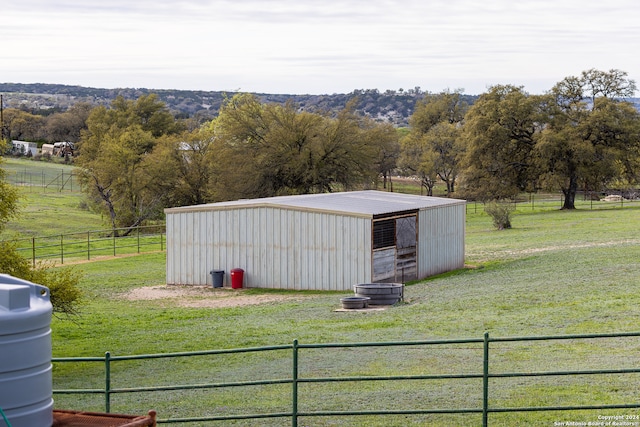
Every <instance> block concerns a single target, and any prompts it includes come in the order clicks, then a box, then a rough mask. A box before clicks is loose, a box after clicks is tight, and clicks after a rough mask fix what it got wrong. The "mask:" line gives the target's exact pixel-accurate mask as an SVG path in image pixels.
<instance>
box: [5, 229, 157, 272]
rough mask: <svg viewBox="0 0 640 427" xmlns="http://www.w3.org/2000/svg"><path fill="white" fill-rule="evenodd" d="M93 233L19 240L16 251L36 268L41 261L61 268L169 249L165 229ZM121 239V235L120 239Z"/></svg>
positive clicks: (85, 232) (118, 230) (113, 230)
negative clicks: (71, 262) (55, 262)
mask: <svg viewBox="0 0 640 427" xmlns="http://www.w3.org/2000/svg"><path fill="white" fill-rule="evenodd" d="M127 231H130V229H128V228H117V229H105V230H90V231H82V232H78V233H67V234H54V235H49V236H38V237H29V238H24V239H16V240H15V242H16V244H17V250H18V252H19V253H21V254H22V255H23V256H24V257H25V258H28V259H30V260H31V262H32V264H33V265H34V266H35V264H36V262H37V261H38V260H52V261H53V260H59V261H60V263H61V264H64V263H65V262H69V261H76V260H85V259H86V260H91V258H92V257H93V258H96V257H98V256H107V255H108V256H116V255H124V254H131V253H141V252H144V251H151V250H160V251H163V250H165V249H166V236H165V225H164V224H161V225H147V226H139V227H135V228H134V229H133V231H131V232H130V233H129V234H128V235H122V234H124V232H127ZM118 235H120V236H119V237H118Z"/></svg>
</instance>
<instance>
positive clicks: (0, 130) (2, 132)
mask: <svg viewBox="0 0 640 427" xmlns="http://www.w3.org/2000/svg"><path fill="white" fill-rule="evenodd" d="M5 139H9V132H7V129H6V128H5V126H4V102H3V99H2V94H0V141H4V140H5Z"/></svg>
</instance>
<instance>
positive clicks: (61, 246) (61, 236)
mask: <svg viewBox="0 0 640 427" xmlns="http://www.w3.org/2000/svg"><path fill="white" fill-rule="evenodd" d="M60 264H64V234H61V235H60Z"/></svg>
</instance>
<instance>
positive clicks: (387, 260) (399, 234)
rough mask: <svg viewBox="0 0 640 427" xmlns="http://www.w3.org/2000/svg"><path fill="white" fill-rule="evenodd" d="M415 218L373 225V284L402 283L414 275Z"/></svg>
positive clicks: (415, 248) (403, 218)
mask: <svg viewBox="0 0 640 427" xmlns="http://www.w3.org/2000/svg"><path fill="white" fill-rule="evenodd" d="M416 260H417V215H416V214H411V215H403V216H394V217H387V218H379V219H376V220H374V222H373V281H374V282H405V281H407V280H413V279H415V278H416V275H417V268H416V267H417V262H416Z"/></svg>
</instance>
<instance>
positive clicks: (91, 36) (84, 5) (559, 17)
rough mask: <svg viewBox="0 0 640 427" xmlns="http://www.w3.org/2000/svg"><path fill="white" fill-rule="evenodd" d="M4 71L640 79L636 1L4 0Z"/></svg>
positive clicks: (257, 87)
mask: <svg viewBox="0 0 640 427" xmlns="http://www.w3.org/2000/svg"><path fill="white" fill-rule="evenodd" d="M0 17H1V19H0V46H1V49H0V82H14V83H36V82H40V83H60V84H71V85H82V86H90V87H101V88H119V87H145V88H153V89H188V90H214V91H218V90H224V91H243V92H260V93H284V94H307V93H309V94H332V93H348V92H351V91H353V90H354V89H379V90H381V91H384V90H387V89H393V90H398V89H400V88H403V89H409V88H414V87H416V86H419V87H420V88H421V89H422V90H426V91H431V92H439V91H441V90H444V89H447V88H448V89H464V92H465V93H469V94H479V93H482V92H484V91H486V89H487V87H489V86H491V85H494V84H507V83H509V84H515V85H522V86H524V87H525V89H526V90H527V91H529V92H531V93H543V92H544V91H546V90H548V89H550V88H551V87H552V86H553V84H554V83H556V82H558V81H560V80H562V79H563V78H564V77H567V76H572V75H578V74H580V72H581V71H583V70H587V69H590V68H597V69H599V70H609V69H612V68H617V69H620V70H623V71H626V72H628V73H629V77H630V78H632V79H634V80H636V81H640V53H639V52H638V48H639V47H640V2H638V1H637V0H479V1H476V0H404V1H392V0H153V1H150V0H109V1H104V0H0Z"/></svg>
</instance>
